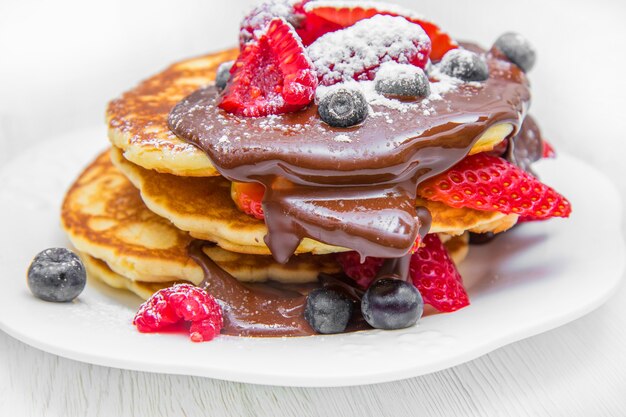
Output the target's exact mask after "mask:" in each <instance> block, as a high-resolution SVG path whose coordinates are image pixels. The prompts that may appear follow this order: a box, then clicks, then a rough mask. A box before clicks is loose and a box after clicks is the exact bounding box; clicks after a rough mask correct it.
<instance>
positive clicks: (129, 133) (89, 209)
mask: <svg viewBox="0 0 626 417" xmlns="http://www.w3.org/2000/svg"><path fill="white" fill-rule="evenodd" d="M237 53H238V50H237V49H233V50H228V51H224V52H220V53H216V54H211V55H207V56H202V57H199V58H193V59H189V60H186V61H182V62H180V63H177V64H175V65H173V66H171V67H170V68H168V69H166V70H165V71H163V72H161V73H160V74H157V75H155V76H154V77H152V78H149V79H148V80H146V81H144V82H142V83H141V84H140V85H138V86H137V87H136V88H134V89H132V90H130V91H128V92H126V93H125V94H123V95H122V96H121V97H120V98H118V99H116V100H114V101H112V102H111V103H110V104H109V107H108V111H107V121H108V124H109V135H108V136H109V140H110V142H111V144H112V145H113V146H112V148H111V149H110V150H108V151H106V152H104V153H103V154H101V155H100V156H98V157H97V159H96V160H95V161H93V162H92V163H91V165H89V166H88V167H87V168H86V169H85V171H84V172H83V173H82V174H81V175H80V177H79V178H78V179H77V180H76V182H75V183H74V185H73V186H72V187H71V188H70V190H69V191H68V193H67V196H66V198H65V201H64V203H63V209H62V224H63V227H64V229H65V230H66V232H67V233H68V235H69V238H70V240H71V242H72V244H73V245H74V246H75V247H76V248H77V249H78V251H79V252H80V254H81V256H82V258H83V260H84V262H85V265H86V267H87V269H88V272H89V273H90V276H92V277H95V278H98V279H101V280H102V281H104V282H105V283H107V284H109V285H111V286H113V287H116V288H126V289H128V290H130V291H133V292H134V293H136V294H138V295H139V296H141V297H143V298H148V297H149V296H150V295H151V294H152V293H153V292H155V291H157V290H158V289H160V288H163V287H167V286H170V285H172V283H173V282H181V281H186V282H192V283H195V284H198V283H200V282H201V281H202V279H203V278H204V277H203V272H202V269H201V268H200V266H198V265H197V264H196V263H195V262H194V261H193V260H192V259H191V258H190V257H189V255H188V253H187V246H188V245H189V243H190V242H191V241H193V240H194V239H201V240H205V241H208V242H214V243H215V244H216V245H207V246H206V247H205V248H204V251H205V253H206V254H207V255H208V256H209V257H210V258H212V259H213V260H214V261H215V262H216V263H217V264H218V265H219V266H220V267H222V268H223V269H224V270H226V271H228V272H229V273H230V274H232V275H233V276H234V277H236V278H237V279H239V280H241V281H246V282H261V281H266V280H276V281H280V282H284V283H305V282H313V281H316V280H317V276H318V274H319V273H320V272H326V273H334V272H339V270H340V268H339V266H338V264H337V263H336V262H335V260H334V255H333V253H335V252H340V251H345V250H350V248H341V247H337V246H333V245H330V244H327V243H322V242H318V241H314V240H311V239H304V240H303V241H302V242H301V244H300V246H299V247H298V249H297V251H296V255H294V256H292V257H291V259H290V260H289V262H288V263H286V264H279V263H277V262H276V261H274V260H273V258H272V256H271V254H270V251H269V249H268V247H267V246H266V245H265V242H264V240H263V238H264V236H265V234H266V233H267V228H266V226H265V224H264V222H263V221H262V220H257V219H255V218H253V217H251V216H248V215H246V214H244V213H243V212H241V211H240V210H239V209H238V208H237V206H236V205H235V203H234V201H233V200H232V198H231V195H230V189H231V184H230V181H229V180H227V179H226V178H224V177H222V176H220V175H219V173H218V172H217V170H216V169H215V168H214V167H213V165H212V164H211V161H210V160H209V158H208V157H207V156H206V154H205V153H204V152H202V151H200V150H199V149H197V148H196V147H194V146H193V145H191V144H188V143H186V142H184V141H182V140H181V139H179V138H178V137H176V136H175V135H174V134H173V133H172V132H171V131H170V129H169V127H168V123H167V120H168V114H169V112H170V110H171V109H172V108H173V107H174V106H175V105H176V104H177V103H178V102H179V101H180V100H182V99H183V98H184V97H186V96H187V95H189V94H191V93H192V92H194V91H195V90H197V89H198V88H200V87H204V86H206V85H208V84H210V83H212V82H213V80H214V78H215V74H216V70H217V68H218V66H219V65H220V64H221V63H223V62H225V61H229V60H232V59H235V58H236V56H237ZM512 129H513V127H512V126H511V125H509V124H501V125H496V126H494V127H492V128H491V129H489V130H488V131H487V132H486V133H485V134H484V135H483V137H481V138H480V139H479V140H478V141H477V142H476V145H475V146H474V148H473V149H472V153H476V152H481V151H485V150H489V149H492V148H493V147H494V146H496V145H497V144H498V143H500V142H501V141H502V140H504V138H505V137H506V136H508V135H509V133H510V132H511V131H512ZM416 206H425V207H426V208H428V210H429V211H430V213H431V214H432V218H433V221H432V226H431V233H439V234H440V236H441V237H442V239H443V241H444V242H446V246H447V248H448V250H449V251H450V253H451V255H452V257H453V259H454V260H455V262H460V261H461V260H462V259H463V258H464V257H465V255H466V254H467V250H468V244H467V240H468V239H467V236H468V233H467V232H468V231H473V232H478V233H484V232H496V233H497V232H500V231H503V230H506V229H508V228H510V227H511V226H513V225H514V224H515V222H516V221H517V215H505V214H502V213H498V212H489V211H476V210H472V209H465V208H452V207H449V206H446V205H444V204H442V203H438V202H431V201H426V200H419V201H416Z"/></svg>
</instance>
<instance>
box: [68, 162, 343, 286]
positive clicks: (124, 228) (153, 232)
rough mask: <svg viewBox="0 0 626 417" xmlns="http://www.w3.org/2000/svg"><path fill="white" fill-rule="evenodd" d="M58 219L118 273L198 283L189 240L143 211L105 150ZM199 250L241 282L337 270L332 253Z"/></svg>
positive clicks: (304, 277)
mask: <svg viewBox="0 0 626 417" xmlns="http://www.w3.org/2000/svg"><path fill="white" fill-rule="evenodd" d="M61 219H62V225H63V228H64V229H65V231H66V232H67V234H68V236H69V239H70V241H71V242H72V244H73V245H74V246H75V247H76V248H77V249H78V250H79V251H81V252H84V253H85V254H87V255H89V256H92V257H95V258H98V259H101V260H103V261H105V262H106V263H107V265H108V266H109V267H110V268H111V269H112V270H113V271H114V272H115V273H117V274H119V275H122V276H124V277H127V278H129V279H132V280H137V281H146V282H170V281H175V280H184V281H189V282H193V283H199V282H200V281H202V278H203V273H202V270H201V268H200V267H199V266H198V265H197V264H196V263H195V262H194V261H193V260H192V259H191V258H190V257H189V255H188V254H187V246H188V245H189V243H190V242H191V241H192V240H193V238H192V237H191V236H189V234H188V233H186V232H184V231H182V230H179V229H177V228H176V227H174V226H173V225H172V224H171V223H170V222H169V221H168V220H167V219H165V218H163V217H160V216H158V215H156V214H154V213H153V212H152V211H150V210H148V208H147V207H146V206H145V204H144V203H143V201H142V200H141V198H140V196H139V192H138V190H137V189H136V188H135V187H134V186H133V185H132V184H131V183H130V182H129V181H128V180H127V179H126V177H125V176H124V175H122V174H121V173H120V172H119V171H118V170H117V169H116V168H115V167H114V166H113V164H112V163H111V160H110V157H109V152H108V151H107V152H105V153H103V154H101V155H100V156H99V157H98V158H97V159H96V160H95V161H94V162H93V163H92V164H91V165H90V166H89V167H88V168H87V169H86V170H85V171H84V172H83V173H82V174H81V175H80V177H79V178H78V179H77V181H76V182H75V183H74V185H73V186H72V187H71V188H70V190H69V191H68V193H67V195H66V198H65V201H64V203H63V207H62V211H61ZM204 250H205V253H206V254H207V255H208V256H209V257H211V258H212V259H213V260H214V261H215V262H216V263H217V264H218V265H220V266H221V267H222V268H223V269H224V270H226V271H228V272H229V273H231V274H232V275H233V276H235V277H236V278H238V279H240V280H242V281H249V282H251V281H266V280H268V279H270V278H271V279H273V280H276V281H281V282H290V283H296V282H308V281H314V280H315V279H317V275H318V274H319V273H320V272H327V273H333V272H337V271H338V270H339V267H338V265H337V264H336V263H335V262H334V260H333V258H332V257H331V256H313V255H310V254H303V255H299V256H294V257H292V259H291V260H290V261H289V262H288V263H287V264H284V265H283V264H278V263H277V262H275V261H274V260H273V258H272V257H271V256H258V255H249V254H241V253H231V252H228V251H226V250H224V249H221V248H219V247H207V248H205V249H204Z"/></svg>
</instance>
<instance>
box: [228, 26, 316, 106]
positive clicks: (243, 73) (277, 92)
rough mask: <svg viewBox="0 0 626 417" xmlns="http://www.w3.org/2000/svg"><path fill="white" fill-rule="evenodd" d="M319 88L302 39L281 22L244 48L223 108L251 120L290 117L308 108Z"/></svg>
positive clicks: (232, 73) (257, 33) (259, 32)
mask: <svg viewBox="0 0 626 417" xmlns="http://www.w3.org/2000/svg"><path fill="white" fill-rule="evenodd" d="M316 87H317V77H316V74H315V71H314V70H313V67H312V65H311V62H310V61H309V59H308V58H307V56H306V54H305V51H304V47H303V46H302V44H301V43H300V40H299V39H298V35H297V34H296V33H295V31H294V29H293V27H292V26H291V25H290V24H288V23H287V22H286V21H285V20H284V19H282V18H277V19H273V20H272V21H270V22H269V23H268V24H267V25H266V26H265V29H264V30H259V31H256V32H255V38H254V39H253V40H252V41H251V42H249V43H247V44H246V45H245V46H244V48H243V50H242V51H241V54H240V55H239V57H238V58H237V61H236V62H235V64H234V66H233V69H232V70H231V78H230V81H229V82H228V84H227V85H226V89H225V90H224V93H223V97H222V100H221V102H220V104H219V106H220V107H221V108H222V109H224V110H226V111H228V112H230V113H234V114H237V115H239V116H247V117H261V116H267V115H269V114H280V113H287V112H292V111H296V110H299V109H302V108H303V107H305V106H306V105H308V104H309V103H310V102H311V100H313V96H314V95H315V89H316Z"/></svg>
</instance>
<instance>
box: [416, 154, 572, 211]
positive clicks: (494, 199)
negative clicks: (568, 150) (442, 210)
mask: <svg viewBox="0 0 626 417" xmlns="http://www.w3.org/2000/svg"><path fill="white" fill-rule="evenodd" d="M418 193H419V194H420V195H421V196H422V197H424V198H426V199H428V200H434V201H440V202H442V203H444V204H447V205H449V206H452V207H457V208H459V207H468V208H472V209H475V210H486V211H498V212H501V213H505V214H510V213H516V214H519V215H520V216H522V217H533V218H536V219H547V218H550V217H568V216H569V214H570V212H571V205H570V203H569V201H567V199H566V198H565V197H563V196H562V195H560V194H559V193H557V192H556V191H554V190H553V189H552V188H550V187H548V186H547V185H545V184H543V183H542V182H540V181H539V180H538V179H537V178H535V177H533V176H532V175H530V174H529V173H527V172H525V171H523V170H521V169H520V168H518V167H516V166H515V165H513V164H511V163H510V162H507V161H505V160H504V159H502V158H499V157H497V156H493V155H489V154H486V153H479V154H476V155H471V156H468V157H466V158H465V159H463V160H462V161H461V162H459V163H458V164H456V165H455V166H453V167H452V168H450V169H449V170H448V171H446V172H444V173H442V174H439V175H437V176H435V177H433V178H430V179H428V180H427V181H425V182H423V183H422V184H420V186H419V187H418Z"/></svg>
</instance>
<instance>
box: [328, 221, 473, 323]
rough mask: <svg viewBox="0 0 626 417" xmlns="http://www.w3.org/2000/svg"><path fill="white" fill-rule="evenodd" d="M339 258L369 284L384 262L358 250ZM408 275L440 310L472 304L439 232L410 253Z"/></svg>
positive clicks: (360, 282)
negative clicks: (362, 254)
mask: <svg viewBox="0 0 626 417" xmlns="http://www.w3.org/2000/svg"><path fill="white" fill-rule="evenodd" d="M336 259H337V261H338V262H339V264H340V265H341V267H342V268H343V271H344V272H345V274H346V275H347V276H348V277H350V278H352V279H353V280H354V281H356V283H357V284H358V285H359V286H360V287H362V288H367V287H369V285H370V284H371V283H372V281H373V280H374V278H375V277H376V274H377V273H378V271H379V270H380V268H381V266H382V265H383V263H384V261H385V260H384V259H383V258H374V257H368V258H365V262H363V263H361V259H360V256H359V254H358V253H356V252H343V253H338V254H337V255H336ZM409 268H410V269H409V275H410V277H411V280H412V281H413V284H414V285H415V286H416V287H417V289H418V290H419V292H420V293H421V294H422V297H423V298H424V302H425V303H427V304H430V305H432V306H433V307H435V308H436V309H437V310H439V311H445V312H449V311H455V310H458V309H460V308H463V307H465V306H467V305H468V304H469V299H468V297H467V293H466V292H465V288H464V287H463V282H462V280H461V275H460V274H459V272H458V270H457V269H456V266H455V265H454V262H453V261H452V258H450V255H448V251H447V250H446V248H445V246H444V245H443V243H441V240H440V239H439V236H437V234H434V233H431V234H428V235H426V236H425V237H424V239H423V241H422V246H420V248H419V249H418V250H417V252H415V253H414V254H413V256H412V257H411V265H410V267H409Z"/></svg>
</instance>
